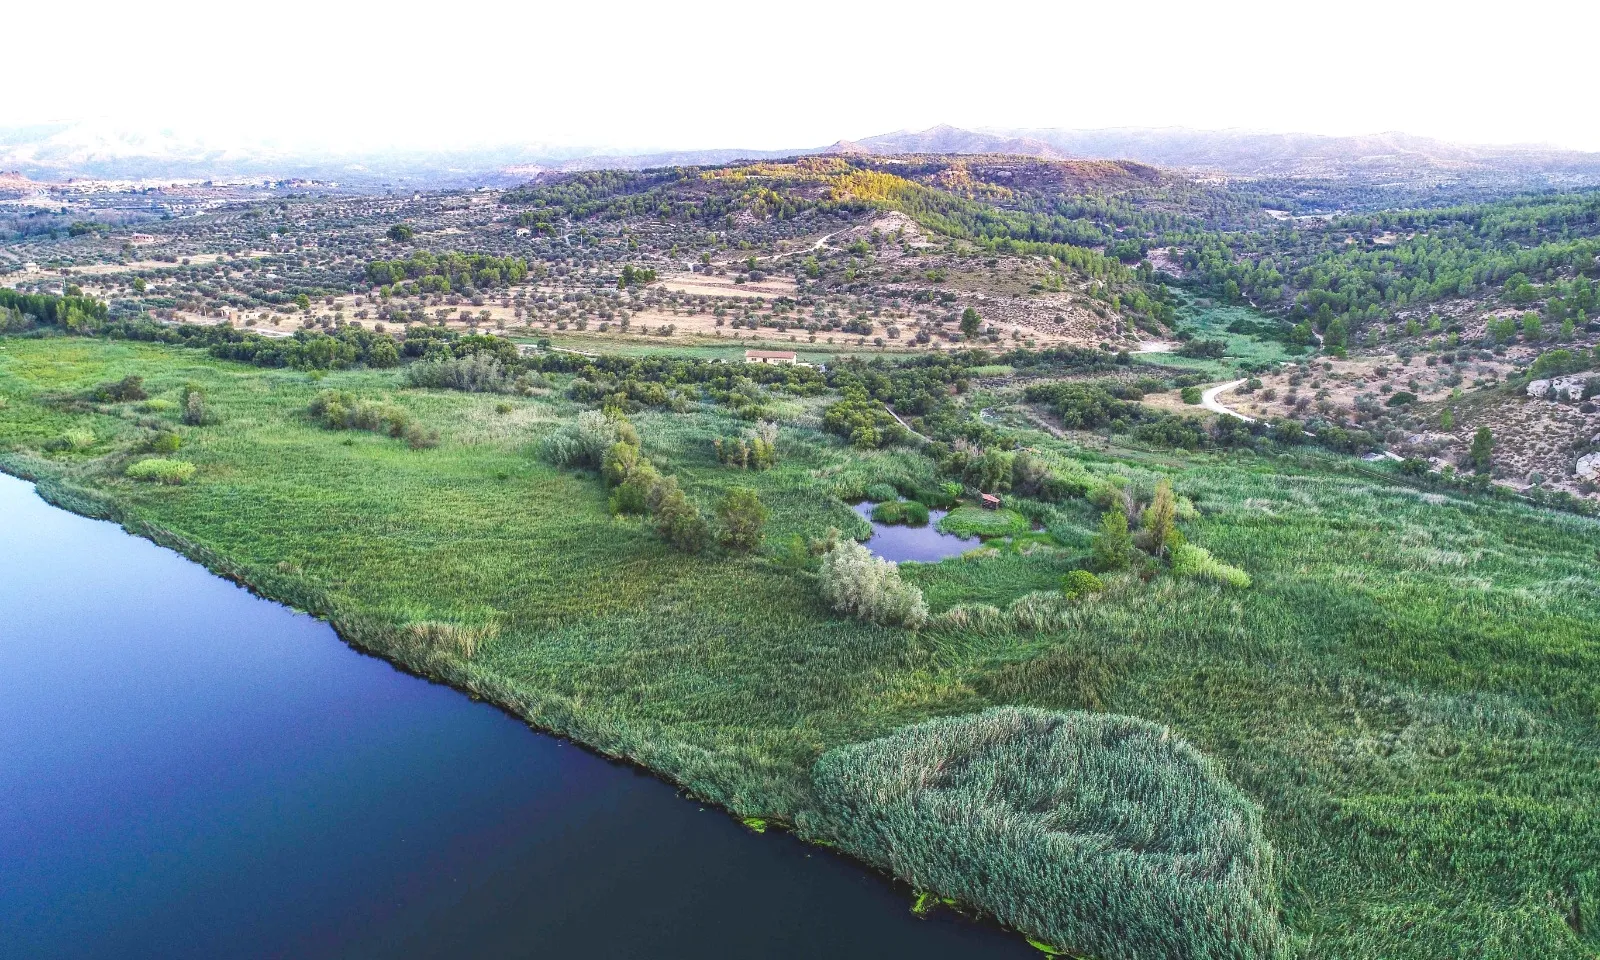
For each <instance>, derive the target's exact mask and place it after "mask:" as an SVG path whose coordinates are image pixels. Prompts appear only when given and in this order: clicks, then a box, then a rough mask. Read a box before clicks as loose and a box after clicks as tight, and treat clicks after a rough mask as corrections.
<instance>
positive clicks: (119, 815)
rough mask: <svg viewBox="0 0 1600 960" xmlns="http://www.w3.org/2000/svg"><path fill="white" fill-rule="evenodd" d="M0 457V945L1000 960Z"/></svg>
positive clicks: (49, 951) (41, 951)
mask: <svg viewBox="0 0 1600 960" xmlns="http://www.w3.org/2000/svg"><path fill="white" fill-rule="evenodd" d="M909 897H910V894H909V891H908V890H907V889H906V888H904V887H902V886H897V885H891V884H890V883H888V882H887V881H885V880H883V879H882V878H881V877H879V876H877V875H875V874H872V873H870V872H868V871H866V870H865V869H864V868H862V867H860V866H858V865H856V864H853V863H851V862H849V861H847V860H845V859H842V858H839V857H835V856H832V855H829V854H827V853H825V852H822V851H819V850H815V849H812V848H807V847H806V846H804V845H803V844H800V843H798V842H797V841H795V840H793V839H792V838H790V837H786V836H783V835H779V834H773V833H768V834H766V835H761V836H758V835H755V834H752V833H750V832H749V831H748V830H746V829H745V828H744V827H742V826H740V825H738V824H737V823H735V822H734V821H733V820H732V819H731V818H729V817H728V816H727V815H726V814H724V813H720V812H717V811H715V810H711V809H703V808H702V807H701V806H700V805H698V804H696V803H694V802H692V801H689V800H686V799H684V798H682V797H680V796H679V795H678V794H677V793H675V791H674V790H673V789H672V788H671V787H669V786H668V785H666V784H664V783H662V782H661V781H658V780H655V779H654V778H651V777H649V776H646V775H644V774H641V773H638V772H636V771H634V770H632V769H630V768H627V767H624V766H621V765H617V764H613V763H610V762H608V761H605V760H603V759H601V758H598V757H596V756H594V755H591V754H589V753H587V752H585V751H583V750H582V749H580V748H578V747H575V746H572V745H570V744H564V743H562V742H560V741H558V740H556V739H554V738H552V737H548V736H544V735H541V734H537V733H534V732H533V731H531V730H529V729H528V728H527V727H526V726H525V725H523V724H522V723H520V722H518V721H516V720H515V719H513V718H511V717H509V716H507V715H505V714H503V713H501V712H500V711H498V710H496V709H494V708H492V707H489V706H487V705H485V704H482V703H475V702H473V701H472V700H470V699H469V698H467V697H466V696H463V695H462V694H459V693H457V692H455V691H453V690H450V689H448V688H445V687H441V686H436V685H433V684H430V683H428V682H426V681H424V680H420V679H417V678H415V677H411V676H408V675H406V674H403V673H400V672H399V671H397V670H395V669H393V668H392V667H390V666H389V665H388V664H386V663H384V662H382V661H380V660H376V659H373V658H371V657H366V656H363V655H361V654H359V653H356V652H355V651H353V650H351V649H350V648H348V647H346V646H345V645H344V644H343V643H342V642H340V641H339V639H338V638H337V637H336V636H335V635H334V633H333V631H332V630H331V629H330V628H329V627H328V626H327V625H326V624H324V623H321V622H319V621H317V620H314V619H312V618H310V617H307V616H304V615H301V614H297V613H294V612H292V611H290V610H288V609H286V608H284V607H281V606H278V605H276V604H273V603H269V602H267V601H265V600H262V599H259V598H257V597H253V596H251V595H250V594H249V593H247V592H246V591H244V590H242V589H240V588H238V587H235V586H233V585H232V584H229V583H227V582H226V581H223V580H221V579H218V578H216V577H213V576H211V575H210V574H209V573H207V572H206V571H205V570H204V569H202V568H201V567H199V566H197V565H195V564H193V563H190V562H188V561H187V560H184V559H183V558H182V557H179V556H178V555H176V554H174V553H172V552H170V551H168V550H165V549H162V548H160V547H157V546H155V545H153V544H151V543H149V542H147V541H144V540H140V539H137V538H134V537H131V536H129V535H127V534H126V533H124V532H123V531H122V530H121V529H120V528H118V527H116V526H114V525H112V524H109V523H103V522H97V521H92V520H87V519H84V518H82V517H78V516H75V515H72V514H69V513H66V512H64V511H61V510H57V509H55V508H53V507H50V506H48V505H47V504H45V503H44V502H43V501H42V500H40V499H38V498H37V497H36V496H35V495H34V494H33V492H32V488H31V487H30V486H29V485H27V484H25V483H22V482H20V481H18V480H15V479H12V478H10V477H4V476H0V956H3V957H7V958H10V957H28V958H35V957H37V958H53V957H95V958H99V957H116V958H142V957H162V958H187V957H195V958H208V960H209V958H218V957H295V958H311V957H446V956H448V957H541V958H545V957H550V958H556V957H600V958H623V957H626V958H631V960H637V958H643V957H650V958H678V957H682V958H691V957H692V958H711V957H761V958H764V960H775V958H801V957H805V958H813V957H828V958H830V960H838V958H857V957H859V958H872V960H882V958H885V957H931V958H957V957H960V958H1018V960H1020V958H1025V957H1031V956H1034V954H1033V951H1032V950H1031V949H1030V948H1028V947H1027V946H1026V945H1025V944H1024V943H1023V942H1022V940H1021V939H1020V938H1018V937H1015V936H1013V935H1008V934H1005V933H1003V932H1001V931H999V930H998V929H995V928H993V927H989V926H985V925H979V924H974V923H969V922H967V921H965V920H962V919H961V918H959V917H954V916H950V915H945V916H942V917H937V916H936V917H935V918H933V919H930V920H918V919H917V918H916V917H914V916H913V915H912V914H911V913H910V912H909V910H908V906H909V902H910V901H909Z"/></svg>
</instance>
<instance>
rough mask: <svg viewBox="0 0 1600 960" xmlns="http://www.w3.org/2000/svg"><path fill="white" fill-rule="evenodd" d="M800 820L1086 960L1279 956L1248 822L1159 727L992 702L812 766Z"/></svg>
mask: <svg viewBox="0 0 1600 960" xmlns="http://www.w3.org/2000/svg"><path fill="white" fill-rule="evenodd" d="M814 780H815V783H816V791H817V801H818V806H819V808H820V812H819V813H818V814H816V815H815V816H814V817H813V818H812V820H811V822H810V823H811V825H812V826H814V827H815V828H816V829H817V830H819V831H820V832H823V833H825V834H827V835H829V836H832V837H834V838H836V839H837V840H838V842H839V843H840V845H841V846H842V847H844V848H845V849H849V850H852V851H855V852H856V853H857V855H859V856H862V857H863V858H865V859H866V860H868V861H869V862H872V863H875V864H878V865H879V866H882V867H884V868H886V869H889V870H892V871H893V872H894V873H896V874H898V875H900V876H903V877H906V878H907V879H909V880H910V881H911V883H913V884H914V885H916V886H918V887H919V888H922V889H928V890H940V891H945V892H947V893H950V894H953V895H955V896H956V897H957V898H959V899H962V900H966V901H968V902H972V903H982V904H984V905H985V906H986V907H988V908H989V909H991V910H993V911H994V912H995V913H996V914H997V915H998V916H999V917H1000V918H1001V919H1002V920H1004V921H1005V922H1007V923H1009V924H1012V925H1013V926H1016V927H1018V928H1020V929H1024V930H1028V931H1031V932H1033V933H1035V934H1036V935H1037V936H1039V937H1040V938H1041V939H1042V940H1043V941H1045V942H1047V943H1050V944H1053V945H1055V946H1058V947H1063V948H1066V949H1067V950H1068V951H1069V952H1072V953H1081V954H1083V955H1085V956H1092V957H1097V958H1101V960H1146V958H1149V957H1164V958H1170V960H1220V958H1239V960H1260V958H1271V957H1284V956H1288V955H1289V940H1288V938H1287V936H1286V935H1285V934H1284V931H1283V929H1282V927H1281V926H1280V924H1279V922H1278V920H1277V916H1276V907H1277V894H1276V890H1275V877H1274V870H1275V867H1274V857H1273V852H1272V849H1271V846H1270V845H1269V844H1268V843H1267V841H1266V839H1265V838H1264V837H1263V835H1262V829H1261V820H1260V814H1259V812H1258V811H1257V810H1256V808H1255V807H1254V805H1253V804H1251V803H1250V801H1249V800H1248V799H1247V798H1246V797H1245V796H1244V795H1243V794H1242V793H1240V792H1239V791H1238V790H1237V789H1236V788H1234V787H1233V786H1232V785H1231V784H1229V783H1228V782H1227V780H1226V779H1225V778H1223V777H1222V776H1221V775H1220V773H1219V772H1218V771H1217V769H1216V767H1215V766H1214V765H1213V764H1211V763H1210V762H1209V761H1208V760H1207V759H1206V758H1204V757H1203V756H1201V755H1200V753H1199V752H1198V751H1196V750H1195V749H1194V748H1193V747H1191V746H1189V745H1188V744H1187V743H1185V742H1183V741H1182V740H1181V739H1179V738H1177V737H1175V736H1173V734H1172V732H1171V731H1169V730H1167V729H1166V728H1164V727H1161V726H1158V725H1156V724H1153V723H1149V722H1147V721H1143V720H1139V719H1136V718H1133V717H1124V716H1118V715H1116V714H1104V713H1100V714H1093V713H1083V712H1050V711H1043V710H1036V709H1030V708H1016V707H1004V708H999V709H994V710H988V711H985V712H982V713H978V714H973V715H970V716H965V717H955V718H943V719H937V720H930V721H926V722H924V723H920V724H914V725H912V726H909V727H906V728H905V729H902V730H899V731H896V732H895V733H893V734H891V735H889V736H887V737H884V738H882V739H879V740H874V741H871V742H868V743H863V744H854V745H850V746H845V747H839V748H836V749H834V750H831V751H829V752H828V753H825V754H823V756H822V757H821V759H819V760H818V761H817V765H816V769H815V772H814Z"/></svg>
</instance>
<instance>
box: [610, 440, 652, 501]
mask: <svg viewBox="0 0 1600 960" xmlns="http://www.w3.org/2000/svg"><path fill="white" fill-rule="evenodd" d="M631 449H637V448H631ZM660 483H661V474H660V473H658V472H656V468H655V466H654V465H653V464H651V462H650V461H648V460H640V461H639V462H638V463H636V464H635V465H634V467H633V469H632V470H630V471H629V472H628V473H627V474H626V475H625V476H624V477H623V479H622V480H621V482H619V483H618V484H617V486H616V489H614V490H612V491H611V501H610V505H611V512H612V513H652V512H653V511H652V509H651V505H652V502H656V501H659V496H656V497H655V498H654V501H653V499H652V494H654V493H656V488H657V486H658V485H659V484H660Z"/></svg>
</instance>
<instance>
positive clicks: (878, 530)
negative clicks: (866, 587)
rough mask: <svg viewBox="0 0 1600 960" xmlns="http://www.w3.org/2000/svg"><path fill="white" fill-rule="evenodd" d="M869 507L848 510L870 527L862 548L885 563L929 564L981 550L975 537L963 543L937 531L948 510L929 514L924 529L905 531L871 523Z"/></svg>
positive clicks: (861, 506) (858, 506) (950, 535)
mask: <svg viewBox="0 0 1600 960" xmlns="http://www.w3.org/2000/svg"><path fill="white" fill-rule="evenodd" d="M872 507H873V504H871V503H858V504H856V505H855V506H854V507H852V508H851V509H853V510H854V511H855V512H856V514H857V516H859V517H861V519H863V520H865V521H867V522H868V523H870V524H872V536H871V537H869V538H868V539H866V540H863V541H862V543H863V545H865V546H866V548H867V549H868V550H871V551H872V552H873V553H874V554H876V555H877V556H880V557H882V558H884V559H885V560H893V561H895V562H896V563H898V562H900V561H902V560H918V561H921V562H923V563H932V562H934V561H935V560H943V559H944V558H945V557H953V556H956V555H957V554H961V553H966V552H967V551H968V550H975V549H977V548H978V547H980V546H982V542H981V541H979V540H978V538H977V537H973V538H972V539H970V540H967V539H962V538H961V537H958V536H956V535H955V534H953V533H945V532H943V531H942V530H940V529H939V521H940V519H942V518H943V517H944V515H945V514H947V513H949V512H950V511H948V510H929V511H928V525H927V526H925V527H907V526H902V525H899V524H891V523H878V522H877V521H876V520H873V519H872Z"/></svg>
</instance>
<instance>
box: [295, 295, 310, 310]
mask: <svg viewBox="0 0 1600 960" xmlns="http://www.w3.org/2000/svg"><path fill="white" fill-rule="evenodd" d="M294 305H295V306H297V307H299V308H300V312H301V313H310V312H311V298H310V297H308V296H306V295H305V294H303V293H302V294H300V295H299V296H297V297H295V298H294Z"/></svg>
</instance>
